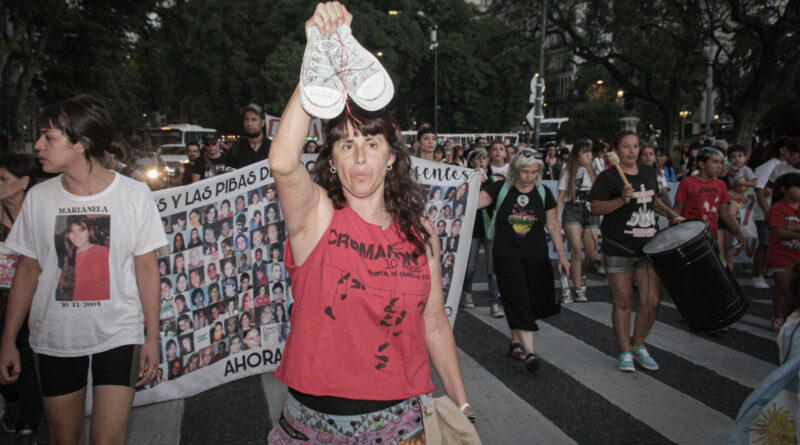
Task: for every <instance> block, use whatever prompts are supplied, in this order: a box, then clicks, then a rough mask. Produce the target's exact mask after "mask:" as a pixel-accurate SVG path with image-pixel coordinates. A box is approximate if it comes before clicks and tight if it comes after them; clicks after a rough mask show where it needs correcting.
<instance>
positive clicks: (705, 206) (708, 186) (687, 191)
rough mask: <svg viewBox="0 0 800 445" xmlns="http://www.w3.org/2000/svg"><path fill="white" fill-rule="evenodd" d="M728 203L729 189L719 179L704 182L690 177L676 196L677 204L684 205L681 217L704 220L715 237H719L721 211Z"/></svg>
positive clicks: (683, 182)
mask: <svg viewBox="0 0 800 445" xmlns="http://www.w3.org/2000/svg"><path fill="white" fill-rule="evenodd" d="M728 201H730V197H729V196H728V187H727V186H726V185H725V183H724V182H723V181H722V180H721V179H718V178H714V179H711V180H708V181H704V180H702V179H700V178H698V177H697V176H689V177H688V178H685V179H684V180H683V181H681V183H680V185H678V192H677V193H676V194H675V202H676V203H677V202H682V203H683V210H681V216H682V217H684V218H686V219H700V220H703V222H705V223H706V224H707V225H708V231H709V232H710V233H711V236H714V237H715V236H717V220H718V219H719V209H720V207H721V206H722V205H723V204H725V203H727V202H728Z"/></svg>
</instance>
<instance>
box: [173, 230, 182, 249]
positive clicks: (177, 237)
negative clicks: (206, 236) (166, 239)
mask: <svg viewBox="0 0 800 445" xmlns="http://www.w3.org/2000/svg"><path fill="white" fill-rule="evenodd" d="M175 250H183V235H182V234H180V233H178V234H176V235H175Z"/></svg>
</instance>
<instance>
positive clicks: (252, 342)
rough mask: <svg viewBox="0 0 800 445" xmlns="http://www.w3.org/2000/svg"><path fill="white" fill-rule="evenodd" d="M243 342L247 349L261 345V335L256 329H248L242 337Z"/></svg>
mask: <svg viewBox="0 0 800 445" xmlns="http://www.w3.org/2000/svg"><path fill="white" fill-rule="evenodd" d="M244 344H245V346H247V349H254V348H257V347H259V346H260V345H261V335H260V334H259V333H258V330H257V329H250V330H249V331H247V335H245V337H244Z"/></svg>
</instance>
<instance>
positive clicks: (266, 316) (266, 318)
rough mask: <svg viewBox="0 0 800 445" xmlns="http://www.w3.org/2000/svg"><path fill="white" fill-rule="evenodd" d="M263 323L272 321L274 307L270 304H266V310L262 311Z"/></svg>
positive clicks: (261, 319)
mask: <svg viewBox="0 0 800 445" xmlns="http://www.w3.org/2000/svg"><path fill="white" fill-rule="evenodd" d="M260 321H261V325H265V324H270V323H272V308H271V307H269V306H264V310H263V311H261V318H260Z"/></svg>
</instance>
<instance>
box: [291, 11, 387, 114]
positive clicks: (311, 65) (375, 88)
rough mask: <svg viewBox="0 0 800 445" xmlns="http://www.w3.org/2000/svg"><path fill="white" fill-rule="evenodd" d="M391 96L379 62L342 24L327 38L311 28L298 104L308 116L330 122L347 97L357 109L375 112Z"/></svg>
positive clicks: (339, 112)
mask: <svg viewBox="0 0 800 445" xmlns="http://www.w3.org/2000/svg"><path fill="white" fill-rule="evenodd" d="M393 95H394V85H393V84H392V79H391V78H390V77H389V74H388V73H387V72H386V70H385V69H384V68H383V66H382V65H381V64H380V62H378V59H377V58H376V57H375V56H374V55H372V53H370V52H369V51H367V50H366V49H364V47H363V46H361V45H360V44H359V43H358V42H357V41H356V39H355V38H354V37H353V34H352V31H351V30H350V27H349V26H347V25H343V26H342V27H340V28H339V29H338V30H336V31H335V32H333V33H331V34H330V35H328V36H323V35H322V34H320V32H319V29H318V28H317V27H316V26H314V27H312V28H310V29H309V30H308V44H307V45H306V51H305V54H304V55H303V66H302V68H301V70H300V104H301V105H302V106H303V108H304V109H305V110H306V111H307V112H308V114H310V115H312V116H316V117H320V118H322V119H333V118H335V117H336V116H338V115H339V114H341V112H342V110H343V109H344V107H345V102H346V101H347V97H348V96H350V98H351V99H353V102H355V103H356V104H357V105H358V106H359V107H361V108H363V109H365V110H367V111H375V110H378V109H381V108H383V107H385V106H386V105H387V104H388V103H389V101H391V100H392V96H393Z"/></svg>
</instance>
